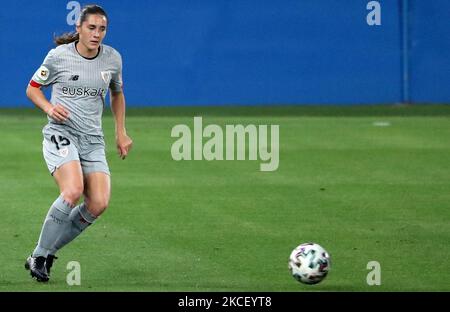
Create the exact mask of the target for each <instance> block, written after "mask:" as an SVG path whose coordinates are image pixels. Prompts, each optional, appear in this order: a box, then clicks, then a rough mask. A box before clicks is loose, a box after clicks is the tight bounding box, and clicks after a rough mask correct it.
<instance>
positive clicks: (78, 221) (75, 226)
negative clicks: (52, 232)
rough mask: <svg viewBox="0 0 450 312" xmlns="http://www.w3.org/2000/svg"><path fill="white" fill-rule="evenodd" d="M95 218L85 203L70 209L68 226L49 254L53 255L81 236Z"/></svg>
mask: <svg viewBox="0 0 450 312" xmlns="http://www.w3.org/2000/svg"><path fill="white" fill-rule="evenodd" d="M95 219H96V217H95V216H94V215H92V214H91V213H90V212H89V210H88V209H87V206H86V204H85V203H82V204H80V205H78V206H76V207H75V208H73V209H72V211H71V212H70V216H69V220H70V222H69V224H68V226H67V228H66V231H65V232H64V233H62V234H61V235H60V237H59V238H58V239H57V240H56V242H55V244H54V245H53V248H52V249H51V250H50V254H52V255H54V254H55V253H56V252H57V251H58V250H59V249H61V248H62V247H64V246H65V245H67V244H68V243H70V242H71V241H72V240H73V239H74V238H75V237H77V236H78V235H80V234H81V232H83V231H84V230H85V229H86V228H87V227H88V226H89V225H91V224H92V223H94V221H95Z"/></svg>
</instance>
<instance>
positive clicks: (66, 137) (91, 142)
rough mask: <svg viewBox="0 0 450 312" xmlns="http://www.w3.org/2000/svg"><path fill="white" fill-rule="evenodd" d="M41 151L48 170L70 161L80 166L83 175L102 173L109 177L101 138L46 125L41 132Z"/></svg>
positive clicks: (103, 142) (51, 171)
mask: <svg viewBox="0 0 450 312" xmlns="http://www.w3.org/2000/svg"><path fill="white" fill-rule="evenodd" d="M42 134H43V135H44V141H42V151H43V153H44V159H45V162H46V163H47V167H48V170H49V171H50V173H51V174H52V175H53V173H54V172H55V170H56V169H58V168H59V167H61V166H62V165H64V164H65V163H68V162H69V161H72V160H77V161H79V162H80V164H81V169H82V170H83V175H87V174H89V173H92V172H104V173H106V174H108V175H110V172H109V167H108V163H107V161H106V155H105V141H104V139H103V137H102V136H97V135H87V134H81V133H75V132H73V131H70V130H69V129H64V128H63V129H57V128H55V127H52V126H50V125H46V126H45V127H44V129H43V130H42Z"/></svg>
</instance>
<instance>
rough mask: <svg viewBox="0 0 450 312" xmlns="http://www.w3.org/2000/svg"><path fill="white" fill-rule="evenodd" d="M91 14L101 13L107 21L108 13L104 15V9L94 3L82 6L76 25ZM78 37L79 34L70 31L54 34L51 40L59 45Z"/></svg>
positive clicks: (75, 39)
mask: <svg viewBox="0 0 450 312" xmlns="http://www.w3.org/2000/svg"><path fill="white" fill-rule="evenodd" d="M91 14H99V15H103V16H104V17H105V18H106V20H107V21H109V20H108V15H106V12H105V10H103V8H102V7H101V6H98V5H96V4H89V5H86V6H84V7H83V9H82V10H81V13H80V17H79V18H78V21H77V26H81V24H83V22H84V21H85V20H86V19H87V18H88V16H89V15H91ZM79 39H80V36H79V34H78V33H77V32H76V31H75V32H70V33H64V34H62V35H59V36H54V38H53V41H54V42H55V44H56V45H57V46H59V45H61V44H67V43H71V42H74V41H77V40H79Z"/></svg>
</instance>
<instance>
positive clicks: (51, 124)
mask: <svg viewBox="0 0 450 312" xmlns="http://www.w3.org/2000/svg"><path fill="white" fill-rule="evenodd" d="M107 25H108V17H107V15H106V13H105V11H104V10H103V9H102V8H101V7H100V6H97V5H88V6H86V7H84V8H83V10H82V11H81V14H80V17H79V20H78V22H77V25H76V32H75V33H72V34H65V35H62V36H60V37H57V38H55V43H56V44H57V47H56V48H55V49H52V50H51V51H50V52H49V53H48V55H47V57H46V58H45V59H44V62H43V64H42V65H41V67H40V68H39V69H38V70H37V71H36V73H35V74H34V75H33V77H32V79H31V81H30V84H29V85H28V88H27V91H26V93H27V96H28V98H29V99H30V100H31V101H32V102H33V103H34V104H35V105H36V106H37V107H39V108H40V109H42V110H43V111H44V112H45V113H46V114H47V115H48V124H47V125H46V126H45V127H44V129H43V130H42V133H43V135H44V141H43V153H44V158H45V162H46V163H47V167H48V169H49V171H50V173H51V174H52V175H53V177H54V179H55V181H56V183H57V185H58V187H59V190H60V195H59V197H58V198H57V199H56V200H55V201H54V203H53V204H52V205H51V207H50V210H49V211H48V213H47V216H46V218H45V220H44V224H43V226H42V230H41V234H40V236H39V241H38V243H37V246H36V248H35V249H34V251H33V253H32V254H31V256H30V257H28V259H27V261H26V263H25V268H26V269H28V270H30V272H31V276H32V277H35V278H36V279H37V280H38V281H42V282H46V281H48V279H49V273H50V268H51V266H52V264H53V260H54V259H55V258H56V257H55V253H56V251H57V250H59V249H60V248H62V247H63V246H64V245H66V244H67V243H69V242H70V241H72V240H73V239H74V238H75V237H77V236H78V235H79V234H80V233H81V232H82V231H83V230H85V229H86V228H87V227H88V226H89V225H91V224H92V223H93V222H94V221H95V219H97V218H98V216H100V215H101V214H102V213H103V211H104V210H105V209H106V207H107V206H108V202H109V198H110V172H109V168H108V164H107V162H106V158H105V142H104V139H103V131H102V124H101V117H102V113H103V108H104V105H105V96H106V93H107V91H108V89H111V92H110V98H111V109H112V111H113V115H114V120H115V126H116V144H117V149H118V153H119V156H120V157H121V158H122V159H125V157H126V156H127V155H128V153H129V151H130V149H131V146H132V140H131V139H130V137H129V136H128V135H127V133H126V130H125V98H124V95H123V91H122V59H121V56H120V54H119V53H118V52H117V51H116V50H114V49H113V48H111V47H109V46H107V45H104V44H102V41H103V39H104V37H105V35H106V29H107ZM50 85H51V86H52V96H51V100H50V102H49V101H48V100H47V99H46V98H45V95H44V94H43V92H42V91H41V89H40V88H41V87H42V86H50ZM82 194H83V195H84V202H83V203H81V204H79V205H77V203H78V200H79V199H80V197H81V195H82Z"/></svg>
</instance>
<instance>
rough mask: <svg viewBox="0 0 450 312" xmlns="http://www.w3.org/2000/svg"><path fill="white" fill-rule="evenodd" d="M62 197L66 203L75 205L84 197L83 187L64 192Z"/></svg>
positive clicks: (74, 187)
mask: <svg viewBox="0 0 450 312" xmlns="http://www.w3.org/2000/svg"><path fill="white" fill-rule="evenodd" d="M62 195H63V197H64V199H65V200H66V201H68V202H69V203H71V204H72V205H75V204H76V203H77V202H78V200H79V199H80V197H81V195H83V186H82V185H74V186H71V187H68V188H66V189H64V190H63V192H62Z"/></svg>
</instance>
